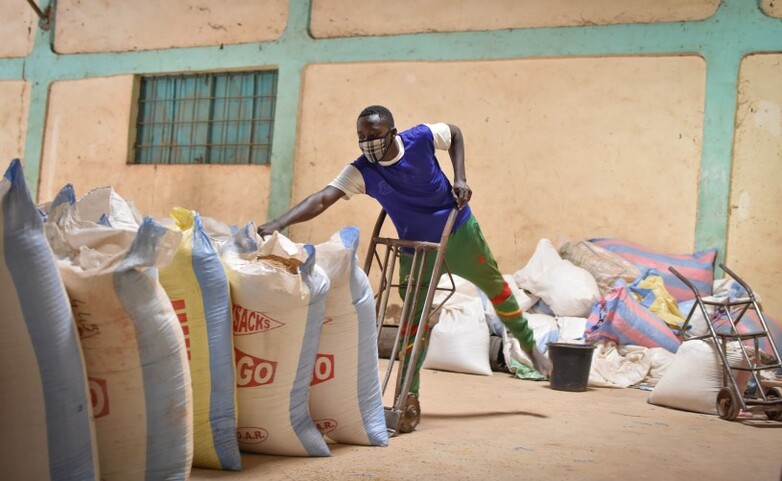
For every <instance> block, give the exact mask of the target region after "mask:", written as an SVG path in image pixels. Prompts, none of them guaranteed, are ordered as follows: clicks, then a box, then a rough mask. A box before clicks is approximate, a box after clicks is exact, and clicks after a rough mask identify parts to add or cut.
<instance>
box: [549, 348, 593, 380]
mask: <svg viewBox="0 0 782 481" xmlns="http://www.w3.org/2000/svg"><path fill="white" fill-rule="evenodd" d="M594 350H595V346H593V345H592V344H568V343H565V342H550V343H548V355H549V358H550V359H551V364H552V368H551V381H550V384H551V389H556V390H557V391H586V389H587V383H588V382H589V368H590V367H591V366H592V353H593V352H594Z"/></svg>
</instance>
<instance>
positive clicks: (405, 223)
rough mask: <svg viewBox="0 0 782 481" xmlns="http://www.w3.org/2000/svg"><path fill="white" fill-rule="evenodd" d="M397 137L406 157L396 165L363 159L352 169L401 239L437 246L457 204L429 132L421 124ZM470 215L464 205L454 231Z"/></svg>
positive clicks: (467, 206)
mask: <svg viewBox="0 0 782 481" xmlns="http://www.w3.org/2000/svg"><path fill="white" fill-rule="evenodd" d="M398 135H399V137H400V138H401V139H402V143H403V144H404V146H405V153H404V155H402V158H400V159H399V161H397V162H396V163H394V164H392V165H388V166H381V165H380V164H373V163H371V162H369V160H367V158H366V157H364V156H363V155H362V156H361V157H359V158H358V159H356V160H355V161H354V162H353V164H352V165H353V166H354V167H355V168H357V169H358V171H359V172H360V173H361V176H362V177H363V178H364V186H365V189H366V193H367V195H370V196H371V197H374V198H375V199H377V201H378V202H380V205H381V206H382V207H383V209H384V210H385V211H386V212H387V213H388V216H389V217H391V221H392V222H393V223H394V226H395V227H396V231H397V234H398V235H399V238H400V239H404V240H414V241H428V242H439V241H440V238H441V236H442V234H443V229H444V228H445V222H446V221H447V220H448V214H449V213H450V212H451V210H452V209H455V208H456V200H455V199H454V197H453V192H452V187H451V182H450V181H449V180H448V178H447V177H446V176H445V174H444V173H443V171H442V169H441V168H440V164H439V162H438V161H437V157H435V155H434V151H435V148H434V139H433V137H432V131H431V130H430V129H429V127H427V126H426V125H423V124H421V125H416V126H415V127H413V128H411V129H409V130H405V131H404V132H400V133H399V134H398ZM470 215H471V211H470V206H469V205H465V206H464V207H463V208H462V210H460V211H459V213H458V214H457V216H456V222H455V223H454V227H453V230H456V229H457V228H458V227H460V226H461V225H462V224H464V223H465V222H466V221H467V219H468V218H469V217H470ZM452 232H453V231H452Z"/></svg>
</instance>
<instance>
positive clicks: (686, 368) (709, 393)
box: [648, 340, 748, 415]
mask: <svg viewBox="0 0 782 481" xmlns="http://www.w3.org/2000/svg"><path fill="white" fill-rule="evenodd" d="M727 357H728V362H729V363H731V364H734V365H735V364H741V363H742V355H741V352H740V350H739V347H738V345H737V343H735V342H732V343H728V352H727ZM722 372H723V370H722V361H721V360H720V355H719V352H717V350H716V349H715V347H714V343H713V342H712V341H711V340H709V341H701V340H691V341H686V342H684V343H682V345H681V347H679V350H678V351H676V356H675V357H674V360H673V362H672V363H671V364H670V365H669V366H668V369H667V370H666V372H665V374H664V375H663V377H662V379H660V381H659V382H658V383H657V385H656V386H655V388H654V390H653V391H652V392H651V393H650V394H649V398H648V402H649V403H651V404H656V405H659V406H667V407H671V408H675V409H683V410H685V411H693V412H698V413H704V414H714V415H716V414H717V406H716V402H717V393H719V391H720V389H721V388H722V387H723V385H722ZM734 373H736V371H734ZM747 375H748V373H745V374H741V375H739V376H738V379H737V381H738V384H739V388H740V389H742V391H743V389H744V387H745V386H746V383H747V380H748V377H747Z"/></svg>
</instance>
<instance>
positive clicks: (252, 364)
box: [234, 348, 277, 387]
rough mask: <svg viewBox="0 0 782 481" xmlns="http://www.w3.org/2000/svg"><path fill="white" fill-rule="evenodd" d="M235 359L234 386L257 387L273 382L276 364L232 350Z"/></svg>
mask: <svg viewBox="0 0 782 481" xmlns="http://www.w3.org/2000/svg"><path fill="white" fill-rule="evenodd" d="M234 357H235V359H236V386H237V387H257V386H263V385H264V384H271V383H273V382H274V374H275V372H277V363H276V362H275V361H268V360H266V359H262V358H260V357H255V356H251V355H250V354H247V353H244V352H242V351H240V350H239V349H236V348H234Z"/></svg>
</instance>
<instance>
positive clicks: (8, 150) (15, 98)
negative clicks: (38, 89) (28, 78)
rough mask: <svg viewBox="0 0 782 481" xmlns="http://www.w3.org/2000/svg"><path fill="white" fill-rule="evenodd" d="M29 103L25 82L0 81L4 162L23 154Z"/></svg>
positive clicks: (0, 137)
mask: <svg viewBox="0 0 782 481" xmlns="http://www.w3.org/2000/svg"><path fill="white" fill-rule="evenodd" d="M29 101H30V86H29V85H28V84H27V82H23V81H13V80H6V81H0V152H2V153H3V156H4V157H5V159H4V160H6V161H7V160H11V159H13V158H16V157H22V156H23V154H24V142H25V127H26V124H27V109H28V105H29ZM3 171H5V168H3Z"/></svg>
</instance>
